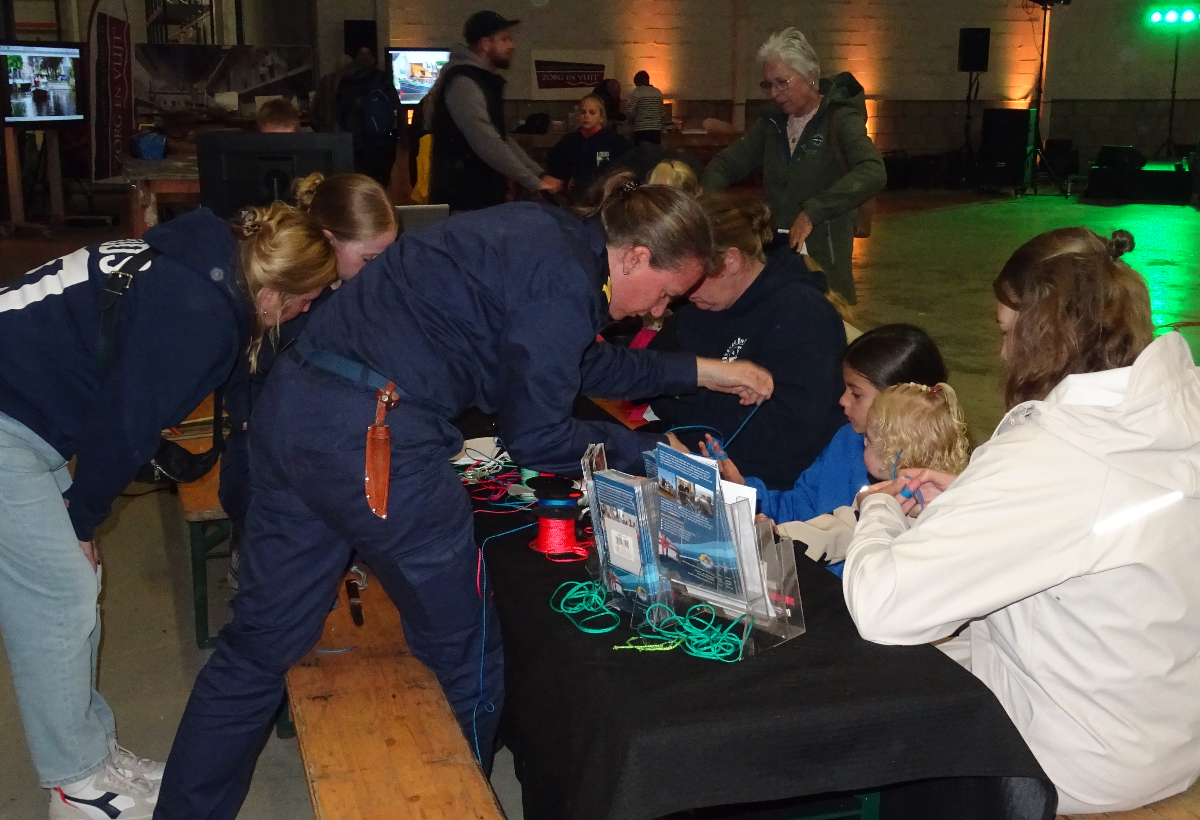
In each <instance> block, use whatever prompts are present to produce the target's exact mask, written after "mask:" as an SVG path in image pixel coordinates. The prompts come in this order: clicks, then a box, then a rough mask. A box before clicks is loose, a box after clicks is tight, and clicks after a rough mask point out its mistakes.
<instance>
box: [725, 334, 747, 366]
mask: <svg viewBox="0 0 1200 820" xmlns="http://www.w3.org/2000/svg"><path fill="white" fill-rule="evenodd" d="M745 346H746V340H745V339H743V338H742V337H741V336H739V337H737V338H736V339H734V340H733V342H732V343H731V344H730V345H729V347H727V348H726V349H725V355H724V356H722V357H721V361H723V362H734V361H737V357H738V354H739V353H741V352H742V348H743V347H745Z"/></svg>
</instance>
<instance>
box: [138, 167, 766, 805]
mask: <svg viewBox="0 0 1200 820" xmlns="http://www.w3.org/2000/svg"><path fill="white" fill-rule="evenodd" d="M712 252H713V245H712V232H711V229H710V227H709V224H708V222H707V220H706V218H705V216H704V213H703V211H702V210H701V209H700V207H699V206H698V205H697V204H696V202H695V201H694V200H693V199H692V198H690V197H688V196H687V195H686V194H684V193H682V192H680V191H676V190H674V189H670V188H666V187H661V186H644V187H637V186H635V185H634V184H633V183H631V182H629V181H628V179H627V178H624V177H617V178H614V179H613V180H611V181H610V182H609V184H608V185H607V187H606V196H605V197H604V199H603V201H602V204H601V205H600V206H599V208H598V209H597V210H596V212H595V214H594V217H593V218H590V219H584V218H580V217H577V216H575V215H572V214H570V213H568V212H565V211H561V210H558V209H553V208H550V207H546V206H541V205H536V204H531V203H523V204H509V205H501V206H499V207H496V208H490V209H487V210H483V211H476V212H471V213H466V214H461V215H458V216H455V217H452V218H451V219H449V220H447V221H446V222H443V223H440V224H439V225H436V226H433V227H431V228H428V229H426V230H423V231H419V232H417V233H415V234H411V235H405V236H402V237H401V238H400V240H399V241H398V242H397V243H396V244H394V245H392V246H391V247H390V248H389V249H388V250H387V251H386V252H385V253H384V254H382V255H381V256H380V257H379V258H378V259H376V260H374V261H373V262H371V263H370V264H368V265H367V267H365V268H364V269H363V271H362V272H361V273H360V274H359V275H358V276H357V277H356V278H355V279H353V280H351V281H350V282H347V283H345V284H344V285H343V286H342V288H341V289H340V290H339V291H338V293H337V294H336V295H335V296H334V297H333V298H332V299H330V300H329V302H328V303H327V304H326V305H325V306H324V307H323V308H322V310H321V311H319V313H318V314H317V315H316V316H314V317H313V319H312V321H310V323H309V326H308V329H307V330H306V332H305V335H304V336H303V337H302V338H301V339H300V341H299V342H298V343H297V345H295V347H294V349H293V353H292V354H291V355H285V356H283V357H282V359H281V360H280V361H279V362H278V363H277V364H276V367H275V370H274V372H273V373H272V376H271V379H270V381H269V382H268V384H267V387H266V390H265V391H264V392H263V395H262V397H261V398H260V400H259V404H258V406H257V408H256V410H255V419H254V424H253V426H252V434H251V445H250V446H251V460H252V463H253V465H254V470H253V474H252V481H253V492H252V493H251V503H250V511H249V516H248V519H247V524H246V536H245V541H244V542H243V555H242V565H241V567H240V574H241V584H242V587H241V590H240V592H239V594H238V597H237V598H236V599H235V600H234V618H233V622H232V623H231V624H230V625H229V626H228V627H226V629H225V630H223V631H222V633H221V637H220V640H219V643H218V646H217V649H216V651H215V652H214V654H213V656H212V657H211V658H210V659H209V662H208V664H207V665H206V666H205V668H204V669H203V670H202V671H201V673H200V676H199V678H198V679H197V681H196V685H195V688H194V689H193V691H192V696H191V699H190V700H189V702H188V706H187V709H186V711H185V713H184V716H183V719H182V722H181V724H180V727H179V731H178V734H177V735H176V737H175V742H174V745H173V747H172V749H171V754H170V757H169V758H168V762H167V771H166V775H165V778H164V781H163V790H162V795H161V797H160V799H159V803H158V809H157V811H156V813H155V817H158V818H179V819H180V820H183V818H186V819H187V820H208V819H209V818H229V819H230V820H232V818H234V817H236V815H237V812H238V808H239V806H240V805H241V802H242V799H243V797H244V795H245V791H246V788H247V787H248V784H249V780H250V776H251V774H252V773H253V768H254V763H255V759H256V757H257V754H258V750H259V748H260V747H261V744H262V742H263V740H264V739H265V736H266V733H267V732H268V731H269V729H270V724H271V719H272V716H273V715H274V713H275V711H276V709H277V708H278V707H279V704H280V702H281V700H282V698H283V693H284V675H285V673H286V672H287V670H288V668H289V667H290V666H291V665H292V664H294V663H295V662H297V661H298V660H299V659H300V658H301V657H303V656H304V655H305V654H306V653H307V652H308V651H309V650H310V649H311V648H312V646H313V645H314V644H315V643H316V641H317V639H318V638H319V637H320V634H321V631H322V625H323V623H324V621H325V617H326V615H327V614H328V613H329V608H330V606H331V604H332V603H333V601H334V600H335V596H336V594H337V587H338V584H339V581H340V578H341V574H342V572H343V571H344V570H345V567H346V563H347V560H348V558H349V556H350V553H351V552H352V551H354V552H357V553H358V554H359V555H360V556H362V557H363V558H364V559H365V560H366V562H367V563H368V564H369V565H370V566H371V569H372V570H373V571H374V573H375V575H376V576H377V577H378V578H379V580H380V582H381V583H382V585H383V587H384V589H386V590H387V592H388V595H389V596H390V597H391V599H392V601H393V602H394V603H395V604H396V606H397V608H398V609H399V610H400V616H401V621H402V623H403V625H404V634H405V638H406V640H407V643H408V647H409V650H410V651H411V652H412V654H413V655H414V656H415V657H416V658H418V659H419V660H421V661H422V662H423V663H425V664H426V665H427V666H428V667H429V668H430V669H431V670H432V671H433V672H434V673H435V674H436V675H437V678H438V680H439V682H440V683H441V685H442V688H443V689H444V691H445V693H446V697H447V699H448V700H449V702H450V705H451V707H452V708H453V710H454V713H455V716H456V717H457V719H458V722H459V725H460V726H461V727H462V729H463V733H464V734H465V735H466V737H467V740H468V743H469V744H470V745H471V747H472V749H473V750H475V752H476V754H477V756H478V758H479V760H480V763H481V764H482V765H483V767H484V769H485V771H486V770H489V769H490V767H491V761H492V750H493V743H494V740H495V735H496V728H497V724H498V722H499V718H500V708H501V706H502V702H503V697H504V693H503V656H502V647H501V641H500V630H499V625H498V623H497V620H496V616H495V612H494V609H493V607H492V604H491V602H490V601H486V602H484V601H481V600H480V595H479V592H478V590H477V586H476V582H477V575H476V573H477V567H478V558H479V548H478V547H477V546H476V544H475V538H474V526H473V522H472V514H471V504H470V500H469V498H468V496H467V493H466V492H465V491H464V489H463V487H462V485H461V483H460V481H459V478H458V475H457V474H456V473H455V471H454V469H453V468H452V466H451V464H450V459H451V458H452V457H453V456H454V455H455V454H456V453H458V452H459V450H460V448H461V445H462V437H461V435H460V434H459V433H458V431H457V430H456V429H455V428H454V427H453V426H452V425H451V423H450V420H451V419H453V418H454V417H455V416H457V415H458V414H459V413H461V412H462V411H463V410H465V409H467V408H469V407H477V408H479V409H480V410H483V411H484V412H494V413H498V415H499V428H500V435H501V437H502V439H503V441H504V444H505V446H506V447H507V449H508V452H509V453H510V454H511V456H512V458H513V459H514V460H515V461H516V462H517V463H518V464H520V465H522V466H524V467H529V468H533V469H538V470H544V471H552V472H556V473H565V474H576V475H577V474H578V472H579V469H580V468H579V460H580V458H581V457H582V455H583V452H584V450H585V449H586V448H587V446H588V445H589V444H591V443H593V442H603V443H604V444H605V447H606V449H607V453H608V463H609V465H610V466H612V467H615V468H618V469H623V470H626V471H640V470H639V465H640V462H641V453H642V451H644V450H647V449H650V448H651V447H653V445H654V444H655V443H656V441H660V440H662V437H661V436H652V435H647V434H641V433H637V432H633V431H630V430H626V429H625V428H623V427H620V426H618V425H615V424H604V423H590V422H581V421H576V420H574V419H572V418H571V407H572V404H573V402H574V400H575V398H576V396H577V395H578V394H579V393H581V392H582V393H583V394H585V395H590V396H599V397H611V398H626V397H632V396H646V395H660V394H663V393H683V392H690V391H693V390H695V389H697V387H706V388H709V389H718V390H724V391H727V392H735V393H739V394H740V395H741V396H742V397H743V400H744V401H745V402H747V403H754V402H755V401H757V400H759V399H760V398H762V397H764V396H767V395H769V394H770V392H771V379H770V375H769V374H768V373H766V371H764V370H762V369H761V368H758V367H756V366H755V365H753V364H750V363H748V362H730V363H724V362H719V361H715V360H706V359H697V358H696V357H694V356H691V355H687V354H660V353H652V352H649V351H628V350H624V349H621V348H617V347H614V346H612V345H609V344H606V343H602V342H597V341H596V334H597V332H598V331H599V330H600V329H601V328H602V327H603V326H604V325H606V324H607V323H608V322H609V321H611V319H620V318H623V317H625V316H631V315H637V314H641V313H645V312H651V313H654V314H656V315H659V314H661V313H662V312H663V310H665V308H666V306H667V303H668V302H669V301H670V300H671V299H673V298H676V297H678V296H681V295H683V294H684V293H686V292H687V291H688V290H690V289H691V288H692V287H693V286H695V285H696V284H697V282H699V280H700V279H701V278H702V277H703V276H704V274H705V271H706V269H707V265H708V262H709V259H710V258H711V255H712ZM606 281H607V282H608V285H606ZM609 285H610V286H611V287H610V288H609ZM607 290H610V292H611V298H610V299H606V296H605V292H606V291H607ZM380 380H385V381H390V382H393V383H394V384H395V386H396V390H397V392H399V394H400V397H401V398H400V402H399V405H398V406H396V407H395V409H393V410H391V411H390V412H387V413H386V422H387V424H388V425H389V426H390V433H391V447H390V459H391V462H390V491H389V494H388V498H387V505H386V518H383V517H380V515H377V514H375V513H374V512H372V509H371V507H370V505H369V504H368V500H367V498H366V496H365V492H364V485H363V475H364V464H365V461H366V434H367V427H368V426H369V425H371V424H372V423H373V422H374V421H375V419H376V410H377V401H376V390H377V388H378V387H379V386H381V383H380Z"/></svg>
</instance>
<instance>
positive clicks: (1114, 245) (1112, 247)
mask: <svg viewBox="0 0 1200 820" xmlns="http://www.w3.org/2000/svg"><path fill="white" fill-rule="evenodd" d="M1105 247H1107V248H1108V255H1109V256H1111V257H1112V258H1113V259H1120V258H1121V256H1122V255H1123V254H1127V253H1129V252H1130V251H1131V250H1133V248H1134V244H1133V234H1131V233H1130V232H1129V231H1122V230H1115V231H1113V232H1112V238H1111V239H1109V240H1108V242H1106V243H1105Z"/></svg>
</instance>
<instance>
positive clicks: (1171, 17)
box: [1164, 9, 1179, 23]
mask: <svg viewBox="0 0 1200 820" xmlns="http://www.w3.org/2000/svg"><path fill="white" fill-rule="evenodd" d="M1164 19H1165V20H1166V21H1167V22H1168V23H1178V22H1179V12H1177V11H1175V9H1171V10H1170V11H1168V12H1167V16H1166V17H1165V18H1164Z"/></svg>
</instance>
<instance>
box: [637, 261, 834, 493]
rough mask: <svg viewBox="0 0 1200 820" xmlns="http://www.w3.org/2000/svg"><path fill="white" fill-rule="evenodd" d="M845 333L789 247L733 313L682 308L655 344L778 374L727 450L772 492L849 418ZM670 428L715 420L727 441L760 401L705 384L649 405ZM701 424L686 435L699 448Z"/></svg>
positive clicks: (797, 472)
mask: <svg viewBox="0 0 1200 820" xmlns="http://www.w3.org/2000/svg"><path fill="white" fill-rule="evenodd" d="M845 346H846V331H845V327H844V326H843V325H842V320H841V317H840V316H838V313H837V311H836V310H834V308H833V305H831V304H830V303H829V301H828V300H827V299H826V298H825V296H824V294H823V293H822V291H821V290H820V288H819V285H818V277H814V276H812V274H810V273H809V272H808V269H807V268H806V267H805V266H804V264H803V263H802V262H801V261H800V257H799V256H797V255H796V254H795V253H793V252H792V251H791V249H789V248H784V249H781V250H779V251H776V252H774V253H772V254H770V255H769V256H768V257H767V266H766V267H765V268H764V269H763V271H762V273H760V274H759V275H758V278H757V279H755V280H754V282H753V283H752V284H751V285H750V287H748V288H747V289H746V292H745V293H743V294H742V295H741V297H740V298H739V299H738V300H737V301H736V302H734V303H733V304H732V305H731V306H730V307H728V308H726V309H725V310H719V311H706V310H700V309H699V308H697V307H696V306H695V305H693V304H687V305H685V306H684V307H682V308H680V309H679V310H678V311H677V312H676V313H675V314H673V315H672V316H671V318H670V319H668V320H667V322H666V324H665V325H664V326H663V329H662V330H661V331H660V332H659V333H658V334H657V335H656V336H655V337H654V340H653V341H652V342H651V343H650V347H651V349H655V350H685V351H687V352H688V353H693V354H695V355H697V356H705V357H709V358H714V359H724V360H725V361H732V360H734V359H744V360H747V361H751V362H754V363H755V364H758V365H762V366H763V367H765V368H766V369H767V370H770V371H771V375H772V376H773V377H774V379H775V393H774V394H773V395H772V396H771V398H770V399H768V400H767V401H766V402H764V403H763V405H762V406H761V407H760V408H759V409H758V412H756V413H755V414H754V417H753V418H752V419H750V421H749V422H748V423H747V424H746V426H745V428H743V430H742V432H741V433H739V434H738V436H737V438H736V439H735V440H734V442H733V444H731V445H730V446H729V448H728V452H729V457H730V458H731V459H733V461H734V462H735V463H736V464H737V466H738V469H739V470H741V472H742V475H748V476H755V477H756V478H759V479H761V480H762V481H763V483H764V484H765V485H766V486H767V487H768V488H769V489H772V490H788V489H791V488H792V485H793V484H794V483H795V481H796V478H797V476H799V475H800V473H801V472H803V471H804V470H806V469H807V468H808V466H809V465H810V464H812V463H813V461H814V460H815V459H816V458H817V456H818V455H820V454H821V451H822V450H824V449H825V445H827V444H828V443H829V441H830V439H832V438H833V435H834V433H836V432H837V431H838V429H839V428H840V427H841V426H842V425H844V424H845V423H846V416H845V414H844V413H843V412H842V408H841V407H840V406H839V405H838V398H839V397H840V396H841V394H842V392H843V391H844V390H845V384H844V383H843V381H842V365H841V354H842V350H843V348H845ZM650 406H651V407H652V408H653V409H654V412H655V414H656V415H658V416H659V418H661V419H663V420H664V421H665V422H666V423H667V424H669V425H670V426H671V427H675V426H680V425H707V426H709V427H714V428H716V429H717V430H719V431H720V432H721V433H722V437H723V438H725V439H729V438H730V437H731V436H733V435H734V433H735V432H736V431H737V429H738V427H739V426H741V424H742V422H743V421H745V420H746V418H747V417H748V415H749V413H750V411H751V410H752V409H753V408H750V407H746V406H744V405H741V404H739V403H738V397H737V396H734V395H731V394H727V393H712V392H708V391H700V392H698V393H696V394H695V395H694V396H682V397H664V398H659V399H655V400H654V401H652V402H651V405H650ZM704 432H705V431H703V430H686V431H680V432H679V433H678V435H679V438H680V440H682V441H683V443H684V444H686V445H687V446H688V447H690V448H692V449H693V450H695V449H696V444H697V442H699V441H701V440H703V438H704Z"/></svg>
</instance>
